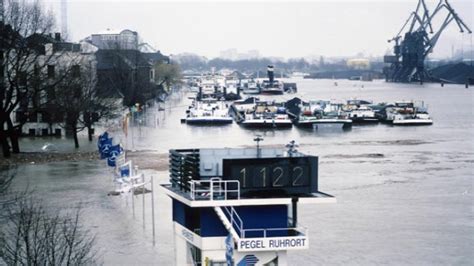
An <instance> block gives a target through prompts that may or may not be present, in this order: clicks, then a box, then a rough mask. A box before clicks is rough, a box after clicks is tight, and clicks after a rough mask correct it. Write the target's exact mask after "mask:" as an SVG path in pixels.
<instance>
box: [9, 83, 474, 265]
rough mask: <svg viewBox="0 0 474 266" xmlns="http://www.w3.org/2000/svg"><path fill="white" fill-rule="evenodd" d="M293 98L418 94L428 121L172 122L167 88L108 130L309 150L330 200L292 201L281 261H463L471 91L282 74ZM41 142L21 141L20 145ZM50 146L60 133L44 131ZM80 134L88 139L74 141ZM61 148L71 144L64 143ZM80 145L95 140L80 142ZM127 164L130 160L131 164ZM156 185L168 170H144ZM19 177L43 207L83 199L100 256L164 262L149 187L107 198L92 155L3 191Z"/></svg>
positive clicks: (472, 136) (142, 145)
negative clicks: (279, 125) (133, 118)
mask: <svg viewBox="0 0 474 266" xmlns="http://www.w3.org/2000/svg"><path fill="white" fill-rule="evenodd" d="M293 81H295V82H297V83H298V89H299V91H298V93H297V94H296V95H285V96H280V97H279V99H283V98H284V99H289V98H292V97H294V96H298V97H301V98H303V99H352V98H358V99H370V100H373V101H374V102H382V101H389V102H390V101H394V100H417V101H421V100H423V101H424V104H425V105H428V107H429V111H430V114H431V115H432V117H433V119H434V124H433V125H432V126H422V127H393V126H387V125H373V126H354V127H353V128H352V130H350V131H341V132H338V131H323V132H321V131H319V132H315V131H302V130H299V129H296V128H293V129H288V130H276V131H273V130H270V131H251V130H246V129H243V128H240V127H239V126H238V125H236V124H232V125H227V126H220V127H192V126H187V125H185V124H181V123H180V118H182V117H184V111H185V109H186V108H187V106H188V105H189V103H190V100H189V99H187V96H189V95H186V94H180V95H178V94H176V95H173V96H172V97H171V98H170V100H169V101H168V102H167V103H166V104H165V105H164V107H165V111H161V112H152V110H149V114H148V119H147V120H148V121H152V123H149V124H152V126H149V127H145V126H143V127H139V128H138V127H137V128H134V129H132V130H131V131H130V132H129V135H128V137H124V136H123V134H120V133H119V132H117V133H115V134H116V139H117V140H120V141H121V142H122V143H123V144H124V145H126V147H127V148H128V149H131V150H148V151H149V150H151V151H156V152H157V153H166V152H167V151H168V150H169V149H171V148H199V147H242V146H251V145H254V143H253V141H252V139H253V137H254V136H255V135H256V134H261V135H262V136H263V138H264V141H263V142H262V144H263V145H281V146H282V147H283V145H284V144H286V143H288V142H289V141H290V140H295V141H296V142H297V143H299V145H300V147H299V150H300V151H302V152H304V153H308V154H311V155H318V156H319V160H320V169H319V176H320V184H319V187H320V190H321V191H323V192H326V193H329V194H332V195H334V196H336V197H337V199H338V203H336V204H326V205H301V206H300V208H299V218H300V219H299V222H300V223H301V224H302V225H305V226H307V227H308V228H309V241H310V248H309V249H308V250H302V251H292V252H289V262H290V265H320V264H329V265H347V264H349V265H374V264H394V265H400V264H403V265H433V264H437V265H440V264H442V265H446V264H460V265H463V264H466V265H467V264H471V265H472V262H473V261H474V255H473V252H472V247H473V246H474V205H473V204H474V196H473V184H474V183H473V177H474V119H473V114H474V89H473V88H469V89H465V88H464V86H460V85H445V86H444V88H441V87H440V85H436V84H425V85H423V86H420V85H408V84H390V83H385V82H383V81H374V82H360V81H348V80H347V81H345V80H339V81H337V86H336V85H335V82H334V81H333V80H302V79H301V80H293ZM42 141H43V142H44V141H46V140H35V141H32V140H28V139H25V140H23V143H22V144H23V145H24V147H25V149H26V150H37V149H39V148H40V147H41V144H42ZM48 141H51V142H53V143H55V144H56V145H58V146H59V147H61V148H60V150H68V149H69V147H70V146H68V145H69V143H66V142H65V140H54V139H52V140H48ZM81 143H84V144H85V143H87V141H86V140H82V141H81ZM71 146H72V143H71ZM83 146H84V147H83V148H82V149H85V150H88V149H94V147H95V145H91V144H86V145H83ZM138 164H140V163H139V162H138ZM144 172H145V173H146V174H147V175H148V176H150V175H153V176H154V177H155V186H157V185H158V183H166V182H167V180H168V173H167V172H156V171H152V170H145V171H144ZM26 185H28V186H29V187H30V188H34V190H35V191H36V193H37V194H38V195H41V197H43V198H44V201H45V202H46V203H48V204H50V206H58V207H72V206H75V205H76V204H77V203H79V202H80V203H82V205H83V216H82V217H83V221H84V223H85V225H86V226H88V227H89V228H90V229H91V230H92V232H94V233H95V234H96V235H97V244H98V245H97V246H98V247H99V248H100V254H101V258H102V260H103V262H104V263H105V264H106V265H141V264H155V265H173V264H174V263H173V261H174V251H173V245H174V244H173V232H172V223H171V201H170V200H169V199H168V198H167V197H166V196H165V195H164V194H163V193H162V192H161V191H160V190H156V191H157V193H156V195H155V196H156V197H155V204H156V206H155V210H156V217H157V225H158V226H157V232H156V235H157V244H156V246H153V245H152V237H151V221H150V196H149V195H147V196H146V198H145V200H146V202H145V204H146V206H145V209H146V215H145V216H146V217H145V228H143V223H142V221H143V220H142V212H141V210H142V209H141V208H142V203H141V200H142V199H141V197H138V198H137V201H136V202H135V211H136V215H135V218H134V217H133V213H132V207H131V205H132V204H131V200H130V199H129V198H126V197H109V196H107V192H108V191H109V190H111V189H112V183H111V174H110V172H108V170H107V168H106V167H105V165H104V162H102V161H97V162H95V161H93V162H60V163H59V162H57V163H49V164H43V165H26V166H21V167H19V168H18V171H17V177H16V179H15V184H14V188H18V189H21V188H23V187H25V186H26Z"/></svg>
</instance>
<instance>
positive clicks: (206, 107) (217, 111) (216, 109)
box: [182, 98, 233, 125]
mask: <svg viewBox="0 0 474 266" xmlns="http://www.w3.org/2000/svg"><path fill="white" fill-rule="evenodd" d="M186 114H187V115H186V118H185V119H182V122H184V123H186V124H188V125H221V124H231V123H232V121H233V119H232V117H231V116H230V115H229V111H228V106H227V104H226V103H225V102H224V101H218V100H217V99H215V98H205V99H201V100H194V102H193V105H191V106H190V107H189V109H188V110H186Z"/></svg>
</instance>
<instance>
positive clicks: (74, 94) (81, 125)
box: [53, 57, 118, 148]
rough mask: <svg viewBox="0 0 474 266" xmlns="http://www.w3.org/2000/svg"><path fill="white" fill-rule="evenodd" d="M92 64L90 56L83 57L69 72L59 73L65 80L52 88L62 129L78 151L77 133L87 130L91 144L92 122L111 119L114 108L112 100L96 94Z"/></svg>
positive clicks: (113, 114)
mask: <svg viewBox="0 0 474 266" xmlns="http://www.w3.org/2000/svg"><path fill="white" fill-rule="evenodd" d="M94 64H95V62H94V61H93V60H92V59H91V58H90V57H84V58H83V60H81V61H80V62H78V64H76V65H72V66H71V67H70V68H71V69H70V70H68V69H65V70H63V72H64V73H65V74H64V76H65V78H64V79H63V80H62V81H61V82H60V83H58V84H57V85H56V86H55V89H54V95H55V97H54V101H53V103H54V104H55V106H57V107H58V109H59V111H60V112H61V113H62V114H63V115H64V117H63V121H64V123H63V127H64V128H65V129H66V131H68V132H70V133H71V134H72V135H73V139H74V145H75V147H76V148H79V139H78V136H77V133H78V132H80V131H82V130H84V129H85V128H87V129H88V136H89V140H90V141H92V127H93V125H94V123H95V122H97V121H99V120H100V119H103V118H112V117H114V116H115V115H116V110H117V107H118V104H117V102H116V100H115V99H114V98H110V97H106V96H105V95H102V94H101V93H100V92H99V90H98V87H97V75H96V70H95V66H94Z"/></svg>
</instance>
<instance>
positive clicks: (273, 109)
mask: <svg viewBox="0 0 474 266" xmlns="http://www.w3.org/2000/svg"><path fill="white" fill-rule="evenodd" d="M240 124H241V125H242V126H244V127H247V128H274V129H278V128H291V127H292V125H293V124H292V122H291V120H290V118H289V117H288V114H287V113H286V108H285V107H283V106H282V105H277V104H276V103H275V102H256V103H255V106H254V108H253V110H247V112H246V114H245V117H244V120H243V121H242V122H241V123H240Z"/></svg>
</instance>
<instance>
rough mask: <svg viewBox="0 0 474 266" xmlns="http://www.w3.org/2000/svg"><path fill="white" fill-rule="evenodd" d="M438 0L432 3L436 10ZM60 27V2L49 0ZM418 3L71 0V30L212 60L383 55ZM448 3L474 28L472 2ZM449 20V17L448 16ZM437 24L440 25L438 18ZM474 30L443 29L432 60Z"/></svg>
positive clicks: (461, 44)
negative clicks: (130, 37) (233, 54)
mask: <svg viewBox="0 0 474 266" xmlns="http://www.w3.org/2000/svg"><path fill="white" fill-rule="evenodd" d="M437 2H438V1H437V0H427V4H428V6H429V7H430V9H434V6H435V5H436V4H437ZM44 3H45V5H46V7H47V8H48V9H51V10H52V11H53V12H54V13H55V14H56V15H57V22H58V24H60V22H61V21H60V13H59V12H60V8H59V7H60V1H58V0H55V1H51V0H49V1H45V2H44ZM416 4H417V0H398V1H393V0H392V1H383V0H380V1H375V0H365V1H362V0H361V1H357V0H345V1H341V0H336V1H304V2H294V1H292V2H289V1H288V2H285V1H263V2H255V1H245V0H244V1H239V2H235V1H226V0H224V1H220V2H209V1H190V2H183V1H173V2H163V1H151V0H148V1H131V0H122V1H111V0H102V1H100V0H99V1H91V0H69V1H68V3H67V10H68V12H67V13H68V31H69V36H70V37H71V39H72V40H74V41H78V40H81V39H83V38H85V37H87V36H89V35H90V34H92V33H97V32H100V31H104V30H105V29H107V28H110V29H114V30H121V29H130V30H134V31H137V32H138V33H139V35H140V36H141V38H142V39H143V40H144V41H145V42H147V43H149V44H151V45H152V46H154V47H155V48H157V49H158V50H160V51H161V52H162V53H165V54H179V53H184V52H189V53H195V54H199V55H203V56H206V57H208V58H213V57H216V56H219V53H220V52H221V51H222V50H226V49H229V48H236V49H237V50H238V51H239V52H245V51H247V50H258V51H259V52H260V54H261V55H263V56H275V57H283V58H291V57H306V56H310V55H315V56H316V55H324V56H355V55H357V54H358V53H363V54H364V55H365V56H371V55H372V56H380V55H384V54H385V53H386V52H387V51H388V50H389V49H391V48H392V44H389V43H388V42H387V40H388V39H390V38H392V37H393V36H395V34H396V33H398V31H399V30H400V28H401V27H402V25H403V24H404V23H405V21H406V20H407V18H408V16H409V14H410V12H412V11H413V10H414V9H415V7H416ZM450 4H451V5H452V6H453V8H454V9H455V10H456V12H457V13H458V15H459V16H460V17H461V18H462V19H463V20H464V22H465V23H466V24H467V25H468V26H469V27H470V28H471V30H474V26H473V20H474V18H473V16H474V1H472V0H451V1H450ZM443 17H444V16H443ZM436 22H438V23H437V25H438V26H435V28H437V27H439V24H440V23H439V21H436ZM472 40H473V37H472V34H466V33H465V34H461V33H459V30H458V28H457V26H456V24H455V23H452V24H450V25H449V26H448V28H447V29H446V30H445V32H444V33H443V35H442V37H441V38H440V40H439V42H438V45H437V46H436V48H435V50H434V52H433V54H432V57H433V58H443V57H447V56H450V55H451V54H452V52H453V51H456V50H461V49H462V50H469V49H470V47H472Z"/></svg>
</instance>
